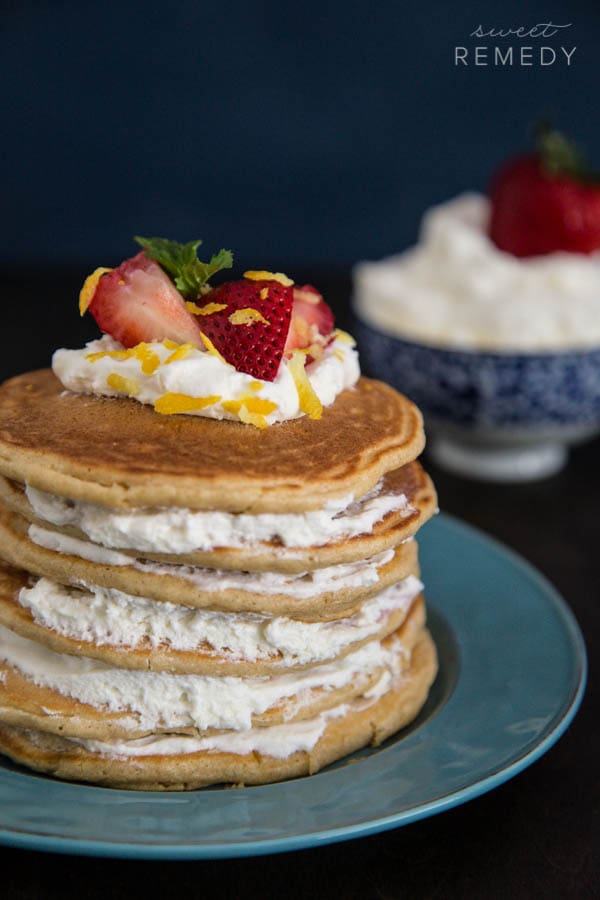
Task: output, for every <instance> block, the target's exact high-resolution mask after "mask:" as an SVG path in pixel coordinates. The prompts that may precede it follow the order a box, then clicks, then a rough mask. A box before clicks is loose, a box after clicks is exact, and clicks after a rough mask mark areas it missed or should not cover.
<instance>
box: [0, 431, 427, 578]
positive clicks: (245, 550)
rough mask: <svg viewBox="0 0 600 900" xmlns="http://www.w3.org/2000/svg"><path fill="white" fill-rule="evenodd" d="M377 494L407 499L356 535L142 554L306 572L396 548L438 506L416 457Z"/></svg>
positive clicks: (15, 499) (66, 530)
mask: <svg viewBox="0 0 600 900" xmlns="http://www.w3.org/2000/svg"><path fill="white" fill-rule="evenodd" d="M234 424H235V423H234ZM0 490H1V492H2V501H3V502H4V504H5V505H6V506H7V507H8V508H10V509H12V510H14V511H16V512H18V513H19V514H20V515H23V516H25V517H26V518H27V519H28V520H29V521H31V522H34V523H36V524H38V525H41V526H43V527H44V528H48V529H53V530H56V531H57V532H59V533H60V534H65V535H67V536H70V537H75V538H77V539H78V540H86V539H87V535H86V534H84V533H83V532H82V531H81V530H80V529H79V528H77V527H75V526H70V525H65V526H63V527H58V526H51V525H49V524H48V523H47V522H44V521H43V520H41V519H39V518H37V517H36V515H35V514H34V511H33V509H32V507H31V504H30V503H29V501H28V500H27V498H26V496H25V495H24V494H23V491H22V489H21V488H20V487H19V485H18V484H16V483H15V482H11V481H9V480H7V479H4V480H0ZM378 496H391V497H400V496H402V497H404V498H405V501H406V503H405V505H404V506H403V507H401V508H397V509H394V510H392V511H390V512H388V513H387V514H385V515H384V516H383V517H382V518H381V519H379V521H377V522H375V524H374V525H373V527H372V528H371V529H370V530H369V531H366V532H363V533H361V534H356V535H354V536H352V537H343V536H342V537H339V538H337V539H334V540H332V541H330V542H329V543H325V544H320V545H312V546H308V547H305V546H298V547H283V546H282V545H281V544H280V543H279V542H277V541H275V540H271V541H261V542H255V543H249V544H246V545H243V546H236V547H221V546H219V547H213V548H212V549H210V550H195V551H192V552H187V553H180V554H179V553H178V554H173V553H160V552H144V553H143V556H144V558H146V559H149V560H153V561H155V562H165V563H176V564H179V565H189V566H207V567H209V568H213V569H236V570H238V571H251V572H257V571H258V572H260V571H267V572H290V573H293V572H306V571H309V570H312V569H316V568H321V567H325V566H334V565H340V564H343V563H349V562H354V561H356V560H358V559H368V558H369V557H371V556H375V555H376V554H378V553H382V552H384V551H385V550H389V549H392V548H394V547H397V546H398V544H400V543H401V542H402V541H405V540H407V539H409V538H411V537H412V536H413V535H414V534H416V532H417V531H418V530H419V528H420V527H421V526H422V525H423V524H424V523H425V522H426V521H427V520H428V519H429V518H431V516H432V515H433V514H434V513H435V512H436V510H437V496H436V493H435V489H434V487H433V484H432V482H431V479H430V478H429V476H428V475H427V474H426V473H425V472H424V471H423V469H422V467H421V466H420V464H419V463H417V462H412V463H408V464H407V465H405V466H402V467H401V468H399V469H394V470H393V471H391V472H389V473H388V474H386V475H385V477H384V478H383V479H382V484H381V488H380V490H379V495H378ZM131 514H132V515H133V514H135V511H134V510H131ZM340 518H342V517H340ZM120 551H121V552H123V553H125V554H127V553H129V555H131V556H134V557H138V556H140V551H139V550H135V549H127V548H126V547H125V548H122V547H121V548H120Z"/></svg>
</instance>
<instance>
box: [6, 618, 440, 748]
mask: <svg viewBox="0 0 600 900" xmlns="http://www.w3.org/2000/svg"><path fill="white" fill-rule="evenodd" d="M424 622H425V611H424V604H423V603H422V602H418V603H415V604H414V605H413V607H412V609H411V610H410V613H409V615H408V617H407V618H406V621H405V622H404V623H403V625H402V627H401V628H399V629H397V630H396V631H395V632H394V633H393V634H392V635H390V636H388V637H387V638H386V639H385V640H384V641H379V640H374V641H373V642H372V644H371V646H370V647H369V648H367V649H365V650H363V651H355V652H354V653H353V654H349V655H348V656H347V658H345V659H344V660H343V661H342V662H341V664H340V660H335V661H334V662H331V663H327V664H322V665H317V666H312V667H311V668H309V669H306V670H305V671H303V672H302V673H295V675H294V677H289V674H288V673H285V672H284V673H277V674H274V675H273V676H272V677H270V678H260V677H259V678H256V677H244V678H239V677H238V678H232V677H227V678H221V677H198V676H183V677H182V676H180V675H168V674H164V673H160V674H159V675H158V676H157V674H156V673H149V672H135V673H132V672H127V671H123V670H119V669H116V668H113V667H109V666H103V665H101V664H100V665H93V664H92V665H91V666H90V665H88V663H87V661H82V662H81V663H80V664H79V665H78V667H77V669H76V670H74V668H73V665H74V664H75V665H77V661H76V660H74V659H72V658H69V657H66V658H65V657H60V656H58V655H57V654H54V653H53V652H51V651H50V652H46V651H44V649H42V651H41V654H40V656H39V657H37V659H38V663H37V666H38V668H39V667H41V666H45V672H46V673H47V674H46V675H45V676H43V679H44V680H43V681H42V680H41V679H40V677H38V676H37V675H36V674H35V669H36V665H35V663H33V664H32V659H33V658H34V657H32V654H36V653H38V652H39V648H38V647H37V646H35V645H33V644H32V642H31V641H28V640H24V639H22V638H19V637H17V638H14V637H11V635H10V633H9V632H6V635H4V634H2V629H0V719H1V720H2V721H4V722H7V723H9V724H12V725H18V726H19V727H27V728H34V729H35V730H40V731H48V732H49V733H52V734H62V735H64V736H67V737H72V738H92V739H96V740H113V739H117V738H122V739H133V738H138V737H144V736H147V735H149V734H195V735H197V736H198V735H200V736H202V735H204V734H209V733H221V732H224V731H228V730H231V729H233V730H234V731H235V732H240V731H244V730H247V728H248V727H267V726H271V725H276V724H283V723H286V722H293V721H299V720H303V719H306V718H311V717H313V716H315V715H318V714H319V713H320V712H322V711H323V710H326V709H332V708H334V707H336V706H338V705H339V704H340V703H347V702H349V701H351V700H353V699H355V698H356V697H358V696H362V695H363V694H364V693H365V692H366V691H368V690H370V689H372V688H373V687H374V685H375V684H376V683H377V682H378V681H379V679H380V678H381V677H382V676H383V674H384V672H386V671H387V672H389V673H392V672H395V671H402V669H403V668H405V667H406V661H408V660H409V659H410V655H411V653H412V650H413V647H414V646H415V644H416V642H417V641H418V640H419V638H420V636H421V634H422V632H423V626H424ZM8 638H10V641H8V640H7V639H8ZM3 648H4V649H3ZM5 654H6V655H7V656H8V659H4V658H3V657H4V655H5ZM11 655H17V656H18V657H19V659H20V660H21V663H20V665H22V666H23V667H24V669H23V670H22V669H21V668H20V666H18V665H16V664H14V662H11V658H10V657H11ZM59 685H61V686H62V687H61V688H60V689H59ZM163 696H164V697H166V698H168V699H170V700H171V703H168V702H164V703H163V704H162V705H161V706H160V711H158V710H157V703H159V704H160V700H161V697H163ZM92 698H93V701H94V702H92ZM236 707H240V708H236ZM244 707H245V709H244ZM234 726H235V728H234Z"/></svg>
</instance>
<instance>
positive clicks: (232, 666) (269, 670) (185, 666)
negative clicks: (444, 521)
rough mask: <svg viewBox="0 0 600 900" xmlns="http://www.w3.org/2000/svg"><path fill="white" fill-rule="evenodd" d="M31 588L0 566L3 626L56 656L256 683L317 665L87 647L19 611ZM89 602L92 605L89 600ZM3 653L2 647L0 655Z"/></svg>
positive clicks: (276, 658)
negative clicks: (20, 596)
mask: <svg viewBox="0 0 600 900" xmlns="http://www.w3.org/2000/svg"><path fill="white" fill-rule="evenodd" d="M27 586H28V576H27V573H25V572H21V571H18V570H10V569H7V568H5V567H1V566H0V624H2V625H4V626H5V627H6V628H9V629H10V630H11V631H14V632H15V633H16V634H19V635H21V636H22V637H25V638H28V639H30V640H32V641H36V642H37V643H39V644H42V645H43V646H45V647H47V648H49V649H50V650H54V651H55V652H57V653H66V654H68V655H70V656H83V657H89V658H90V659H97V660H100V661H102V662H105V663H109V664H111V665H114V666H117V667H118V668H123V669H135V670H141V671H155V672H160V671H162V672H171V673H178V674H194V675H222V676H226V675H235V676H248V677H256V676H259V675H270V674H277V673H283V672H291V671H300V670H302V669H307V668H310V667H311V666H313V665H314V663H304V664H303V663H298V664H297V665H293V664H289V663H288V664H286V662H285V659H284V657H283V655H282V654H281V653H277V652H275V651H274V652H273V653H272V654H271V655H270V656H268V657H265V658H261V659H257V660H249V659H243V658H240V656H239V654H235V653H227V651H226V650H224V649H221V650H216V649H215V648H214V647H211V646H210V644H209V643H208V642H205V643H202V644H199V645H198V646H197V647H196V648H195V649H193V650H181V649H177V648H175V647H171V646H169V645H168V644H166V643H165V644H160V645H158V646H153V645H152V644H151V643H150V641H148V640H146V641H144V642H143V643H140V644H136V645H134V646H132V645H127V644H110V643H102V644H95V643H94V642H93V641H91V640H89V641H85V640H81V639H78V638H73V637H69V636H68V635H66V634H61V633H59V632H57V631H54V630H53V629H51V628H47V627H46V626H44V625H43V624H40V623H38V622H36V621H35V618H34V617H33V615H32V613H31V610H30V609H29V608H27V607H25V606H21V604H20V603H19V601H18V593H19V591H20V590H21V588H23V587H27ZM89 596H90V600H92V599H93V598H92V597H91V595H89ZM413 606H414V607H415V608H416V607H417V606H423V600H422V598H421V599H420V600H418V601H417V600H415V601H414V602H413ZM407 613H408V611H407V609H406V608H405V607H401V608H399V609H396V610H392V612H391V613H390V614H389V615H387V616H386V617H382V619H381V622H380V623H378V624H379V629H378V631H377V632H374V633H372V634H370V635H369V636H368V637H365V638H361V639H357V640H356V641H354V642H353V643H349V644H347V645H346V646H345V647H344V649H343V651H341V652H338V651H332V653H331V657H330V659H333V658H336V657H342V656H347V655H348V654H349V653H352V652H354V650H358V648H359V647H362V646H363V645H364V644H366V643H369V641H372V640H374V639H377V640H382V639H383V638H385V637H387V636H388V635H389V634H391V633H392V632H394V631H396V630H397V629H398V628H400V626H401V625H402V623H403V622H404V620H405V619H406V618H407ZM330 625H331V626H332V627H333V622H332V623H328V626H327V627H329V626H330ZM1 651H2V647H1V642H0V654H1ZM0 658H1V657H0ZM322 661H323V662H325V661H326V660H322Z"/></svg>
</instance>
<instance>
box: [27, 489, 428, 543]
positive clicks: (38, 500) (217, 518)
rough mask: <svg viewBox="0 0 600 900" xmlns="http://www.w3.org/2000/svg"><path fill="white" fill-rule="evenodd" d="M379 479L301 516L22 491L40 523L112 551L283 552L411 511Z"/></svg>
mask: <svg viewBox="0 0 600 900" xmlns="http://www.w3.org/2000/svg"><path fill="white" fill-rule="evenodd" d="M382 488H383V479H382V480H380V481H379V482H378V483H377V485H375V487H374V488H373V489H372V490H370V491H369V492H368V493H366V494H364V495H363V496H362V497H360V498H358V499H355V498H354V496H353V495H352V494H349V495H347V496H345V497H342V498H340V499H337V500H330V501H328V502H327V503H326V504H325V506H324V507H323V508H322V509H318V510H309V511H307V512H303V513H280V514H276V513H260V514H258V515H248V514H246V513H227V512H220V511H218V510H210V511H202V512H196V511H193V510H189V509H181V508H175V507H171V508H169V509H151V508H146V509H136V510H129V511H122V510H116V509H109V508H107V507H105V506H100V505H98V504H95V503H88V502H86V501H83V500H69V499H66V498H63V497H58V496H56V495H53V494H48V493H46V492H45V491H40V490H38V489H36V488H33V487H31V486H30V485H27V487H26V494H27V498H28V500H29V503H30V504H31V507H32V509H33V511H34V513H35V515H36V516H37V517H38V519H41V520H42V521H44V522H47V523H50V524H52V525H56V526H58V527H65V526H71V527H75V528H78V529H79V530H80V531H82V532H83V533H84V534H85V535H86V536H87V537H88V538H89V539H90V540H92V541H94V543H96V544H101V545H102V546H103V547H108V548H110V549H113V550H137V551H140V552H142V553H174V554H185V553H190V552H192V551H194V550H204V551H206V550H213V549H215V548H216V547H245V546H246V547H247V546H249V545H250V546H251V545H255V544H257V543H261V542H266V541H277V542H278V543H279V544H280V545H282V546H283V547H286V548H302V547H313V546H323V545H324V544H327V543H330V542H333V541H338V540H341V539H342V538H351V537H355V536H356V535H359V534H366V533H369V532H370V531H371V530H372V528H373V526H374V525H375V524H376V523H377V522H379V521H381V519H383V518H384V517H385V516H386V515H387V514H388V513H391V512H400V513H401V515H402V516H409V515H411V514H412V513H413V512H414V511H415V510H414V507H413V506H412V505H411V504H410V502H409V501H408V499H407V497H406V495H405V494H394V493H385V492H383V490H382Z"/></svg>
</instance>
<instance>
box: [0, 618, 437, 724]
mask: <svg viewBox="0 0 600 900" xmlns="http://www.w3.org/2000/svg"><path fill="white" fill-rule="evenodd" d="M424 623H425V607H424V604H423V602H422V601H421V602H419V603H415V604H414V605H413V608H412V609H411V611H410V614H409V616H408V617H407V619H406V621H405V622H404V623H403V625H402V627H401V628H399V629H397V630H396V631H395V632H394V633H393V634H392V635H388V637H387V638H386V639H384V641H383V644H384V646H387V647H389V648H390V649H391V650H393V651H394V652H396V653H397V655H398V658H399V660H404V659H409V658H410V654H411V652H412V650H413V647H414V646H415V644H416V643H417V641H418V640H419V639H420V637H421V635H422V633H423V626H424ZM376 640H378V639H376ZM310 668H311V672H316V673H317V674H318V672H319V669H320V668H322V666H320V665H316V666H312V667H310ZM382 671H383V670H382V669H381V668H379V669H377V670H376V671H374V672H370V673H364V672H362V673H361V672H359V671H357V672H356V674H355V676H354V677H353V679H352V681H351V682H350V683H349V684H346V685H344V686H343V687H338V688H331V689H324V688H319V687H313V688H310V689H308V690H307V689H299V693H297V694H294V693H290V694H289V696H287V697H286V698H285V699H283V700H281V701H279V702H278V703H276V704H274V705H272V706H271V707H269V708H268V709H267V710H265V712H263V713H259V714H254V715H253V717H252V724H253V726H255V727H266V726H268V725H278V724H283V723H285V722H292V721H300V720H301V719H306V718H311V717H312V716H315V715H318V713H320V712H321V711H323V710H325V709H332V708H333V707H335V706H338V705H339V704H340V703H347V702H349V701H351V700H354V699H356V697H358V696H362V694H364V693H365V691H367V690H368V689H369V688H371V687H372V686H373V684H374V683H375V682H376V681H377V679H378V677H379V676H380V675H381V674H382ZM115 674H116V673H115ZM285 674H286V673H285V672H277V673H273V675H274V677H275V678H277V677H278V676H279V675H285ZM0 720H1V721H4V722H7V723H8V724H11V725H18V726H19V727H25V728H34V729H35V730H39V731H47V732H49V733H51V734H61V735H63V736H65V737H73V738H92V739H95V740H114V739H117V738H124V739H132V738H138V737H145V736H147V735H148V734H151V733H160V734H196V735H203V734H205V733H206V734H209V733H215V731H214V729H209V731H207V732H204V731H203V732H199V730H198V729H197V728H195V727H194V726H193V725H189V726H182V725H180V724H176V725H174V724H173V721H172V720H171V722H169V710H168V709H165V721H164V724H163V725H162V726H161V727H160V728H155V729H153V731H150V730H149V729H148V727H144V725H143V721H142V719H141V717H140V715H139V713H138V712H137V711H136V710H135V709H133V708H132V709H123V710H122V711H114V710H110V709H108V708H98V707H96V706H92V705H90V704H89V703H85V702H83V701H80V700H77V699H76V698H74V697H71V696H68V695H67V694H61V693H59V692H58V691H57V690H54V689H53V688H50V687H48V686H44V685H39V684H36V683H35V682H34V681H32V680H31V679H30V678H28V677H27V675H24V674H23V673H21V672H20V671H19V670H18V669H17V668H16V667H14V666H12V665H10V664H9V663H8V662H5V661H3V660H2V659H1V657H0Z"/></svg>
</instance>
